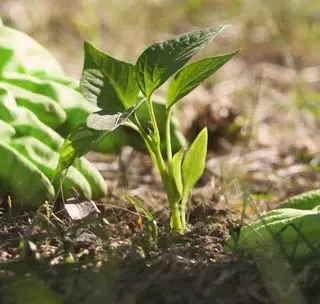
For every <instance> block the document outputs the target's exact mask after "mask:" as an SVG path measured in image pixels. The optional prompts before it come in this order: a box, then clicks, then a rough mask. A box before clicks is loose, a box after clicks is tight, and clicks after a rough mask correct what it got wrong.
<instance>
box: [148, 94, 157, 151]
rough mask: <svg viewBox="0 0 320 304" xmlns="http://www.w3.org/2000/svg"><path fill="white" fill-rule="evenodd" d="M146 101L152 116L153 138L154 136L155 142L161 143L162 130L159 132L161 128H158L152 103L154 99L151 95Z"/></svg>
mask: <svg viewBox="0 0 320 304" xmlns="http://www.w3.org/2000/svg"><path fill="white" fill-rule="evenodd" d="M146 103H147V107H148V111H149V116H150V119H151V123H152V127H153V138H154V140H155V142H156V143H157V144H158V145H160V132H159V128H158V124H157V120H156V116H155V114H154V110H153V105H152V101H151V99H150V96H149V97H148V98H147V102H146Z"/></svg>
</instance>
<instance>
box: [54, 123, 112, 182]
mask: <svg viewBox="0 0 320 304" xmlns="http://www.w3.org/2000/svg"><path fill="white" fill-rule="evenodd" d="M107 133H108V131H104V132H103V131H97V130H93V129H90V128H88V127H87V126H85V125H81V126H79V127H78V128H76V129H75V130H74V131H73V132H72V133H71V134H70V135H69V136H68V137H67V138H66V139H65V141H64V142H63V144H62V147H61V148H60V153H59V163H58V167H57V169H56V172H55V174H54V177H55V176H56V174H57V173H59V172H62V171H63V170H65V169H67V168H69V167H70V166H71V165H72V164H73V163H74V161H75V159H76V158H77V157H81V156H83V155H85V154H86V153H88V152H89V151H91V150H92V148H93V147H94V146H95V144H96V143H97V142H99V141H100V140H101V139H102V138H103V137H104V136H105V135H106V134H107Z"/></svg>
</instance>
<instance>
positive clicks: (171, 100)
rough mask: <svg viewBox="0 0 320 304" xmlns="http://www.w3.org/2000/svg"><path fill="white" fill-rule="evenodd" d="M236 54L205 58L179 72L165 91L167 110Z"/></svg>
mask: <svg viewBox="0 0 320 304" xmlns="http://www.w3.org/2000/svg"><path fill="white" fill-rule="evenodd" d="M236 53H238V51H237V52H234V53H231V54H226V55H222V56H216V57H211V58H205V59H202V60H199V61H197V62H194V63H191V64H189V65H188V66H186V67H184V68H183V69H182V70H180V71H179V72H178V73H177V74H176V75H175V77H174V78H173V79H172V81H171V82H170V85H169V88H168V91H167V108H169V107H171V106H172V105H173V104H175V103H176V102H177V101H178V100H180V99H181V98H182V97H184V96H185V95H187V94H188V93H190V92H191V91H192V90H193V89H195V88H196V87H197V86H198V85H199V84H200V83H201V82H203V81H204V80H206V79H207V78H209V77H210V76H211V75H212V74H214V73H215V72H216V71H217V70H218V69H219V68H221V67H222V66H223V65H224V64H225V63H226V62H228V61H229V60H230V59H231V58H232V57H233V56H234V55H235V54H236Z"/></svg>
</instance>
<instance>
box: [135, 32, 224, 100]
mask: <svg viewBox="0 0 320 304" xmlns="http://www.w3.org/2000/svg"><path fill="white" fill-rule="evenodd" d="M225 27H226V26H215V27H212V28H205V29H198V30H195V31H192V32H189V33H186V34H183V35H180V36H177V37H174V38H172V39H169V40H166V41H162V42H158V43H155V44H153V45H152V46H150V47H149V48H147V49H146V50H145V51H144V52H143V53H142V54H141V55H140V57H139V58H138V61H137V63H136V67H135V69H136V78H137V82H138V84H139V87H140V89H141V91H142V92H143V94H144V95H145V96H146V97H150V96H151V94H152V93H153V92H154V91H155V90H156V89H157V88H158V87H160V86H161V85H162V84H163V83H164V82H165V81H166V80H167V79H168V78H169V77H171V76H172V75H173V74H174V73H176V72H177V71H178V70H179V69H180V68H181V67H183V66H184V65H185V64H186V63H187V62H188V60H189V59H190V58H191V57H192V56H193V55H195V54H196V53H198V52H199V51H200V49H202V48H203V47H204V46H206V45H207V44H208V43H209V42H210V41H212V40H213V39H214V38H215V37H216V36H217V35H218V34H219V33H220V32H221V31H222V30H223V29H224V28H225Z"/></svg>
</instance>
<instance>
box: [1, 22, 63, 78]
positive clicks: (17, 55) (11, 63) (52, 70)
mask: <svg viewBox="0 0 320 304" xmlns="http://www.w3.org/2000/svg"><path fill="white" fill-rule="evenodd" d="M12 73H26V74H29V75H30V74H32V75H38V76H41V77H42V76H46V75H51V77H53V76H56V77H63V75H64V73H63V70H62V68H61V66H60V65H59V63H58V62H57V61H56V59H55V58H54V57H53V56H52V55H51V54H50V53H49V52H48V50H46V49H45V48H44V47H43V46H41V45H40V44H39V43H38V42H37V41H35V40H33V39H32V38H31V37H29V36H28V35H26V34H25V33H22V32H20V31H18V30H15V29H12V28H9V27H7V26H0V74H2V75H8V74H12Z"/></svg>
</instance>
